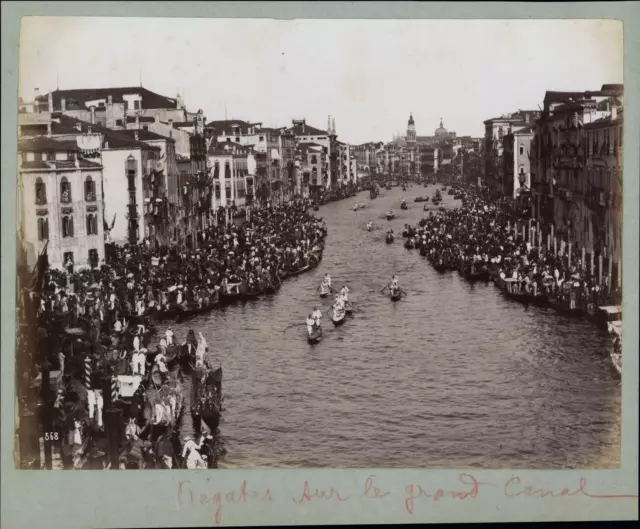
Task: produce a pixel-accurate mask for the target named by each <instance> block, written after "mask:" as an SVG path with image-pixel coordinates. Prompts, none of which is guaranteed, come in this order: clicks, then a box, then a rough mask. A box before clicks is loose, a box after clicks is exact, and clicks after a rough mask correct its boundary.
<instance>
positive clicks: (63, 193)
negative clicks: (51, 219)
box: [60, 176, 71, 203]
mask: <svg viewBox="0 0 640 529" xmlns="http://www.w3.org/2000/svg"><path fill="white" fill-rule="evenodd" d="M60 202H64V203H68V202H71V184H70V183H69V180H67V177H66V176H63V177H62V179H61V180H60Z"/></svg>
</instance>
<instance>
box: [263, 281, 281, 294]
mask: <svg viewBox="0 0 640 529" xmlns="http://www.w3.org/2000/svg"><path fill="white" fill-rule="evenodd" d="M281 286H282V283H281V282H280V281H277V282H276V283H272V284H270V285H269V286H268V287H267V288H265V289H264V292H265V294H275V293H276V292H278V290H280V287H281Z"/></svg>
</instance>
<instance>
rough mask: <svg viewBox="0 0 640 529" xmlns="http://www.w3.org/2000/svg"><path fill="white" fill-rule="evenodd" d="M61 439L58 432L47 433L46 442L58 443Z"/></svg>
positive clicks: (45, 435)
mask: <svg viewBox="0 0 640 529" xmlns="http://www.w3.org/2000/svg"><path fill="white" fill-rule="evenodd" d="M59 439H60V437H59V435H58V432H45V434H44V440H45V441H58V440H59Z"/></svg>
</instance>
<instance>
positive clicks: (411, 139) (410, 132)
mask: <svg viewBox="0 0 640 529" xmlns="http://www.w3.org/2000/svg"><path fill="white" fill-rule="evenodd" d="M407 143H408V144H409V145H415V143H416V124H415V121H413V114H409V122H408V123H407Z"/></svg>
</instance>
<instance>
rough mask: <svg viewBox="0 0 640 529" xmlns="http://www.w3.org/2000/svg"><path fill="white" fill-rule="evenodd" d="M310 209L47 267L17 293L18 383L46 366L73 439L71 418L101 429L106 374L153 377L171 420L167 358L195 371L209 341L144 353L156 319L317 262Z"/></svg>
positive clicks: (319, 237) (300, 205)
mask: <svg viewBox="0 0 640 529" xmlns="http://www.w3.org/2000/svg"><path fill="white" fill-rule="evenodd" d="M309 207H310V203H309V201H307V200H297V201H295V202H292V203H289V204H284V205H278V206H273V207H268V208H264V209H261V210H257V211H254V212H253V213H252V215H251V218H250V221H248V222H244V223H242V224H241V225H237V224H233V223H230V224H226V225H219V226H211V227H210V228H209V229H208V230H207V231H206V232H205V233H204V234H203V235H202V237H201V240H200V241H199V242H200V244H199V247H198V248H197V249H192V250H186V249H184V248H177V247H163V248H151V247H150V245H147V244H145V243H142V244H137V245H133V244H127V245H125V246H122V247H117V248H116V252H115V255H114V256H112V258H111V259H109V261H108V262H107V263H104V264H103V265H102V266H100V267H96V268H92V269H84V270H73V267H72V266H71V265H70V266H68V267H66V269H65V270H53V269H47V270H46V271H44V273H43V275H44V277H43V278H42V280H41V281H40V283H41V285H42V286H41V288H38V289H33V290H31V289H27V288H25V289H24V290H23V298H22V300H21V301H22V303H21V305H22V311H23V314H22V317H21V319H22V321H23V322H24V325H23V327H22V329H21V332H20V333H19V347H20V349H21V352H20V357H22V358H23V361H22V362H21V367H22V373H21V374H22V382H23V384H22V387H23V388H24V387H29V386H31V385H32V383H33V380H34V379H36V377H38V376H39V375H40V373H41V372H42V370H43V367H45V366H46V368H47V370H48V371H53V372H58V381H57V384H54V387H53V389H52V391H53V392H54V393H55V394H56V396H55V397H53V395H50V396H49V397H48V398H49V399H50V401H53V400H54V399H55V401H56V403H57V405H59V407H60V409H63V408H64V407H65V404H67V405H68V404H69V401H73V406H72V407H71V408H72V409H73V410H74V413H72V414H71V416H70V417H69V420H68V421H67V424H66V426H65V428H66V430H67V431H69V432H71V434H72V435H73V432H76V434H77V431H79V430H78V429H79V428H80V425H78V424H77V423H78V422H79V421H78V417H81V419H80V422H81V423H82V422H84V425H83V427H84V428H87V427H89V426H90V427H91V428H96V429H98V430H101V429H102V428H103V426H104V421H103V418H102V411H103V407H104V399H105V398H106V396H105V395H104V391H105V387H104V377H105V375H107V374H109V376H111V377H113V376H116V377H118V376H120V377H122V376H130V377H137V378H138V379H148V378H149V376H150V375H151V372H154V373H155V374H156V375H158V377H159V378H156V382H158V381H159V382H160V385H161V386H163V387H166V388H167V391H164V392H160V395H161V396H162V399H159V402H157V403H154V406H155V404H157V405H158V406H156V407H155V410H159V411H157V415H158V416H161V417H162V416H164V417H165V418H166V419H168V420H171V418H172V417H175V409H174V408H175V392H176V391H178V390H179V388H178V387H177V385H176V381H175V380H172V379H171V377H169V375H168V369H167V364H168V361H169V357H171V356H172V353H173V354H175V351H176V350H180V351H182V349H185V350H186V351H187V352H188V354H189V355H190V356H191V357H192V358H193V363H194V364H199V365H202V364H203V358H202V357H203V356H204V353H203V348H206V342H205V341H204V337H203V336H202V335H200V336H201V338H200V339H197V338H196V337H195V333H193V331H190V332H189V335H188V336H187V339H186V340H185V341H181V340H179V338H178V336H176V335H175V334H174V332H173V331H172V329H171V327H168V328H167V330H166V332H165V333H164V335H163V336H162V337H161V338H160V340H159V344H158V345H157V346H156V348H155V350H154V351H151V347H150V344H151V338H152V336H153V334H154V333H155V323H156V321H157V319H158V317H160V316H162V315H163V314H167V313H172V311H174V312H175V311H176V309H178V308H180V309H184V310H189V309H192V308H193V309H198V308H203V307H205V308H206V307H208V306H213V305H215V304H216V303H218V302H219V300H220V299H221V298H222V297H224V296H229V297H233V295H234V294H241V293H247V292H249V293H263V292H265V290H267V289H268V288H271V289H277V288H278V287H279V285H280V282H281V281H282V279H283V278H285V277H286V276H287V275H288V274H290V273H294V272H296V271H299V270H301V269H303V268H304V267H307V266H313V265H315V264H317V262H318V261H319V259H320V258H321V252H322V249H323V239H324V236H325V234H326V224H325V223H324V222H322V220H321V219H318V218H316V217H315V216H314V215H313V214H312V213H309V212H308V209H309ZM34 329H37V332H34ZM198 353H199V354H198ZM23 393H24V394H23V397H24V400H30V401H31V402H33V401H34V399H33V395H31V394H29V392H28V391H26V392H23ZM41 397H42V395H41ZM35 400H36V401H37V400H42V399H38V398H36V399H35ZM67 408H69V406H67ZM161 412H162V413H161ZM154 413H155V411H154ZM74 417H75V418H74ZM76 437H77V439H76V441H77V440H79V439H80V438H81V436H80V435H76ZM71 444H76V445H77V444H78V443H76V442H75V441H74V442H73V443H71Z"/></svg>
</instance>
